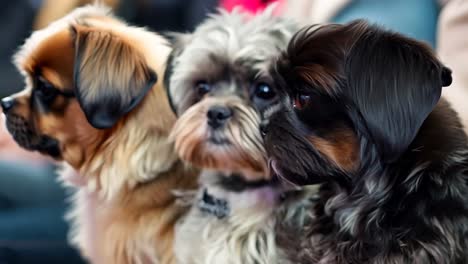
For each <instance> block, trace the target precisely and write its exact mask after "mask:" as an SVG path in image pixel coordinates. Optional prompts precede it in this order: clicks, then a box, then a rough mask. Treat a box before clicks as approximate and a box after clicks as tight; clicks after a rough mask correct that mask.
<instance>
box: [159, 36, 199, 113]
mask: <svg viewBox="0 0 468 264" xmlns="http://www.w3.org/2000/svg"><path fill="white" fill-rule="evenodd" d="M165 36H167V38H168V40H169V42H170V43H171V47H172V51H171V53H170V54H169V57H168V59H167V61H166V70H165V72H164V86H165V87H166V94H167V97H168V100H169V105H170V106H171V108H172V111H174V113H176V114H177V108H176V105H175V102H174V98H173V97H174V94H173V93H172V90H173V89H171V77H172V74H173V73H174V68H175V67H176V66H177V61H176V59H177V58H178V57H179V56H180V54H182V52H183V51H184V49H185V47H186V46H187V44H188V43H189V42H190V41H191V39H192V35H191V34H184V33H175V32H170V33H166V34H165Z"/></svg>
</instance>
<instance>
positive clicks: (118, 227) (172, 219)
mask: <svg viewBox="0 0 468 264" xmlns="http://www.w3.org/2000/svg"><path fill="white" fill-rule="evenodd" d="M184 170H185V168H183V167H181V168H180V169H176V170H174V171H171V172H168V173H163V174H162V175H159V176H158V178H156V179H154V180H153V181H152V182H148V183H145V184H144V185H141V186H136V187H133V188H128V189H127V188H124V190H122V191H120V193H119V194H118V195H116V196H115V197H113V198H112V199H107V198H105V197H103V196H102V195H101V196H100V195H99V192H96V191H91V190H89V188H87V187H86V186H76V185H75V186H74V188H75V193H74V196H73V207H72V210H71V211H70V212H69V214H68V218H69V220H70V221H71V223H72V230H71V233H70V240H71V242H72V243H73V244H74V245H75V246H77V247H78V248H79V249H80V250H81V252H82V253H83V255H84V256H85V257H86V258H87V259H88V260H89V261H91V262H92V263H142V264H145V263H174V261H175V260H174V254H173V234H174V232H173V228H174V226H175V223H176V221H177V220H178V219H179V218H180V217H181V216H182V215H183V214H184V213H185V212H186V210H185V209H184V208H183V207H181V206H179V205H177V204H176V200H175V196H174V195H173V194H172V192H171V190H170V189H167V187H166V184H169V185H174V181H173V179H177V178H179V177H178V176H177V175H179V176H181V175H184V177H182V178H179V180H176V182H178V183H179V184H180V185H181V186H184V185H186V186H191V185H193V186H191V188H195V186H194V184H191V182H193V179H196V174H195V173H193V175H190V174H189V173H188V172H186V171H184ZM174 174H175V175H174ZM77 177H80V175H76V176H75V177H72V178H70V177H67V179H66V181H68V182H72V183H73V184H76V183H77V181H76V179H77ZM77 187H78V188H77Z"/></svg>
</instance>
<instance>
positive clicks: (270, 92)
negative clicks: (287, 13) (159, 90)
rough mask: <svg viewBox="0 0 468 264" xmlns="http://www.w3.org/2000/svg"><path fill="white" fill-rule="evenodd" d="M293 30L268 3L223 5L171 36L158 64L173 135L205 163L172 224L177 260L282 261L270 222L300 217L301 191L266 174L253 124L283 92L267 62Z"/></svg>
mask: <svg viewBox="0 0 468 264" xmlns="http://www.w3.org/2000/svg"><path fill="white" fill-rule="evenodd" d="M295 31H296V25H295V24H294V23H292V22H291V21H287V20H284V19H281V18H277V17H274V16H273V15H272V7H270V8H269V9H267V10H266V11H265V12H264V13H262V14H258V15H256V16H249V15H247V14H245V13H242V12H240V11H234V12H232V13H228V12H225V11H220V12H219V13H218V14H215V15H212V16H210V17H209V18H208V19H207V20H206V21H205V22H204V23H202V24H201V25H200V26H199V27H198V28H197V29H196V30H195V31H194V32H193V33H192V34H183V35H177V36H175V38H174V50H173V52H172V55H171V56H170V59H169V61H168V63H167V69H166V74H165V83H166V87H167V89H168V94H169V97H170V100H171V104H172V106H173V109H174V111H175V112H176V113H177V115H178V116H179V119H178V121H177V123H176V125H175V127H174V129H173V132H172V135H171V136H172V138H173V140H174V142H175V147H176V150H177V152H178V153H179V155H180V156H181V157H182V159H184V160H186V161H188V162H190V163H192V164H193V165H195V166H197V167H199V168H201V169H202V172H201V187H200V190H199V192H198V194H197V195H196V198H195V201H194V202H193V206H192V208H191V210H190V213H189V214H188V216H187V217H186V218H185V219H184V220H183V221H182V222H181V223H180V224H179V225H178V227H177V228H176V242H175V252H176V254H177V258H178V261H179V263H184V264H189V263H217V264H218V263H227V264H253V263H256V264H273V263H288V261H287V260H286V259H285V258H284V256H285V254H284V252H282V250H281V249H280V248H279V247H278V245H277V241H276V236H275V226H276V225H277V221H278V220H279V219H281V221H288V222H289V221H292V222H294V223H295V224H296V223H299V225H300V223H301V222H303V218H305V216H304V215H303V214H302V213H301V208H302V204H303V203H306V202H307V200H306V199H303V197H304V194H303V193H300V192H287V193H286V192H283V191H282V190H281V188H280V187H279V184H278V181H275V180H274V179H271V178H270V177H269V173H268V171H269V169H268V164H267V161H266V154H265V149H264V144H263V139H262V135H261V132H260V131H261V130H260V125H261V124H262V122H263V121H264V119H265V118H266V116H268V113H269V112H271V111H270V110H271V109H275V108H276V106H277V105H278V104H279V102H280V98H278V95H277V94H276V92H275V87H274V86H273V85H272V83H273V81H272V76H271V75H270V73H269V72H268V69H269V66H270V65H271V64H272V63H273V62H274V60H275V58H276V57H277V56H278V55H279V53H280V50H281V49H282V48H284V47H285V46H286V45H287V43H288V41H289V39H290V37H291V36H292V34H293V33H294V32H295ZM298 228H300V227H298Z"/></svg>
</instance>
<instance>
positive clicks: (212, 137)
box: [206, 132, 232, 147]
mask: <svg viewBox="0 0 468 264" xmlns="http://www.w3.org/2000/svg"><path fill="white" fill-rule="evenodd" d="M206 141H207V142H209V143H210V144H212V145H215V146H223V147H226V146H230V145H232V143H231V141H230V140H229V139H228V138H226V137H225V136H224V135H222V134H221V133H213V132H212V133H209V135H208V137H207V139H206Z"/></svg>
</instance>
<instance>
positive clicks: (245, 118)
mask: <svg viewBox="0 0 468 264" xmlns="http://www.w3.org/2000/svg"><path fill="white" fill-rule="evenodd" d="M214 106H223V107H227V108H229V109H231V111H232V112H233V114H232V117H231V118H230V119H229V120H228V121H227V123H226V124H225V125H223V127H220V128H217V129H213V128H211V127H210V126H209V125H208V120H207V114H208V111H209V109H210V108H211V107H214ZM259 126H260V118H259V115H258V113H257V112H256V111H255V110H254V109H253V108H252V107H250V106H248V105H245V104H244V103H243V102H242V100H241V99H240V98H236V97H224V98H206V99H204V100H202V101H201V102H199V103H197V104H196V105H194V106H192V107H191V108H189V109H188V110H187V111H186V112H185V113H184V114H183V115H182V116H180V118H179V119H178V121H177V122H176V125H175V127H174V129H173V131H172V134H171V138H172V139H173V140H174V141H175V148H176V151H177V152H178V153H179V155H180V156H181V158H182V159H183V160H185V161H188V162H190V163H192V164H194V165H196V166H198V167H201V168H206V169H215V170H221V171H228V172H244V173H246V174H248V175H266V173H267V168H266V158H265V157H266V154H265V149H264V147H263V140H262V137H261V135H260V129H259Z"/></svg>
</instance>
